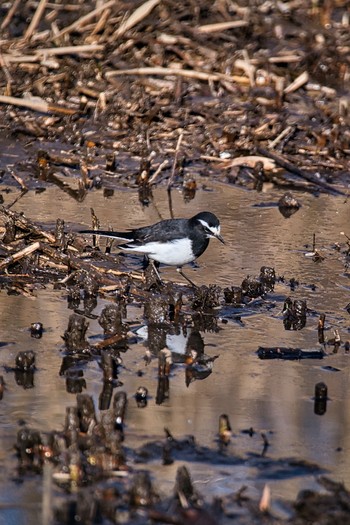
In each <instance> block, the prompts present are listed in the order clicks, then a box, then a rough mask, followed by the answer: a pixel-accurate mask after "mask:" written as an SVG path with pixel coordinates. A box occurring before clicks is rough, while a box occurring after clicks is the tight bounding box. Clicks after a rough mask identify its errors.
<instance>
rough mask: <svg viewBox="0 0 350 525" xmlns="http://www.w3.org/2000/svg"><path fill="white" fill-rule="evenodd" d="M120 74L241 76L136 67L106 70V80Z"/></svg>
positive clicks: (203, 77) (205, 77) (200, 77)
mask: <svg viewBox="0 0 350 525" xmlns="http://www.w3.org/2000/svg"><path fill="white" fill-rule="evenodd" d="M121 75H159V76H167V75H174V76H179V77H185V78H195V79H197V80H206V81H209V80H226V81H227V82H240V81H241V80H242V77H238V76H235V75H232V76H230V75H224V74H223V73H205V72H204V71H196V70H194V69H178V68H175V67H136V68H133V69H116V70H114V71H107V73H106V75H105V76H106V78H107V80H109V79H110V78H113V77H114V76H121Z"/></svg>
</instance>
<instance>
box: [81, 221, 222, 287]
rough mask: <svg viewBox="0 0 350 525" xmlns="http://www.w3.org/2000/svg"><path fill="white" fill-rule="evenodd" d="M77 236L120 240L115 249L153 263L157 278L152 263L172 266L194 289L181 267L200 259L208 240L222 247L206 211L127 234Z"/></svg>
mask: <svg viewBox="0 0 350 525" xmlns="http://www.w3.org/2000/svg"><path fill="white" fill-rule="evenodd" d="M79 233H87V234H92V235H102V236H104V237H112V238H116V239H122V240H123V241H126V244H120V245H118V248H119V249H121V250H128V251H130V252H135V253H140V254H144V255H146V256H147V257H148V259H150V260H151V262H152V263H153V266H154V268H155V270H156V273H157V275H158V277H159V273H158V271H157V268H156V266H155V265H154V263H162V264H167V265H170V266H176V267H177V271H178V272H179V273H180V274H181V275H182V276H183V277H184V278H185V279H186V280H187V281H188V282H189V283H190V284H191V285H192V286H195V285H194V283H193V282H192V281H191V280H190V279H189V278H188V277H186V275H185V274H184V273H183V272H182V266H183V265H184V264H187V263H190V262H192V261H195V260H196V259H197V257H199V256H200V255H202V253H203V252H204V251H205V250H206V249H207V247H208V244H209V239H210V238H211V237H216V239H219V241H220V242H222V243H224V239H223V238H222V237H221V235H220V222H219V219H218V218H217V217H216V216H215V215H214V214H213V213H210V212H209V211H202V212H201V213H198V214H197V215H195V216H194V217H192V218H191V219H167V220H164V221H160V222H157V223H156V224H152V225H151V226H145V227H144V228H137V229H135V230H131V231H129V232H114V231H106V230H82V231H80V232H79ZM159 279H160V277H159Z"/></svg>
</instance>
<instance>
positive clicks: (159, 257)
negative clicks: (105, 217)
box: [121, 239, 195, 266]
mask: <svg viewBox="0 0 350 525" xmlns="http://www.w3.org/2000/svg"><path fill="white" fill-rule="evenodd" d="M121 248H123V247H122V246H121ZM124 249H126V250H128V251H130V252H135V253H144V254H145V255H147V256H148V257H149V258H150V259H152V260H153V261H157V262H159V263H162V264H169V265H170V266H182V265H183V264H187V263H189V262H192V261H194V259H195V257H194V256H193V252H192V242H191V241H190V239H176V240H175V241H171V244H169V243H168V244H163V243H160V242H149V243H148V244H146V245H144V246H142V247H139V246H136V247H132V248H131V247H130V248H124Z"/></svg>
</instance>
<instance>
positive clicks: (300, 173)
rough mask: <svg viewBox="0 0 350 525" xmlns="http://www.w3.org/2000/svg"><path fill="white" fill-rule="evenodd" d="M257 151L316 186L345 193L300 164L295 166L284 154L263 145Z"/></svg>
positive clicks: (328, 190)
mask: <svg viewBox="0 0 350 525" xmlns="http://www.w3.org/2000/svg"><path fill="white" fill-rule="evenodd" d="M257 151H258V152H259V153H261V155H264V157H270V158H271V159H273V160H274V161H275V162H276V164H277V165H278V166H280V167H281V168H284V169H285V170H287V171H289V172H290V173H294V174H295V175H298V177H301V178H302V179H305V180H307V181H308V182H311V183H312V184H315V186H318V187H319V188H322V189H324V190H326V191H327V192H328V193H333V194H335V195H345V193H344V192H343V191H341V190H338V189H337V188H334V187H333V186H331V185H330V184H328V183H327V182H323V181H322V180H319V179H317V178H316V177H314V175H312V174H311V173H307V172H306V171H304V170H302V169H300V168H298V166H295V165H294V164H292V163H291V162H289V161H288V160H287V159H286V158H285V157H282V155H278V154H277V153H275V152H273V151H270V150H268V149H266V148H262V147H258V149H257Z"/></svg>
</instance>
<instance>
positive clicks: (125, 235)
mask: <svg viewBox="0 0 350 525" xmlns="http://www.w3.org/2000/svg"><path fill="white" fill-rule="evenodd" d="M78 233H83V234H88V235H101V236H102V237H111V238H113V239H122V240H124V241H133V240H134V236H133V233H132V232H114V231H109V230H80V231H79V232H78Z"/></svg>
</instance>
